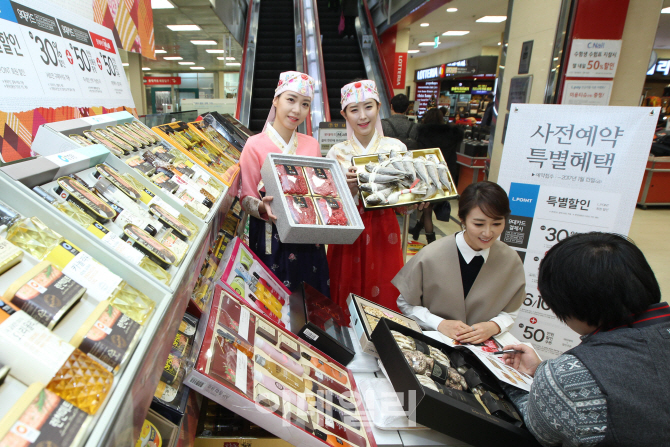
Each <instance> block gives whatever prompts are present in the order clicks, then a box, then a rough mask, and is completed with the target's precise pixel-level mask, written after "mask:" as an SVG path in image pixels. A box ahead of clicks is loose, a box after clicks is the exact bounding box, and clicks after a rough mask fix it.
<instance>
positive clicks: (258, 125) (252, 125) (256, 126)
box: [249, 119, 265, 132]
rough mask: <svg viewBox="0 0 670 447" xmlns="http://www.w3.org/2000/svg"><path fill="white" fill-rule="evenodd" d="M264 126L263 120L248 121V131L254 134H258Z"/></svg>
mask: <svg viewBox="0 0 670 447" xmlns="http://www.w3.org/2000/svg"><path fill="white" fill-rule="evenodd" d="M264 125H265V119H262V120H249V129H251V130H253V131H254V132H260V131H261V130H263V126H264Z"/></svg>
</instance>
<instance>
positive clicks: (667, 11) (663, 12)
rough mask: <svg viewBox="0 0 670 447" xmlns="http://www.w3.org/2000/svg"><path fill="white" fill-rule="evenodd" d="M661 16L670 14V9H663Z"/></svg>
mask: <svg viewBox="0 0 670 447" xmlns="http://www.w3.org/2000/svg"><path fill="white" fill-rule="evenodd" d="M661 14H670V8H663V9H661Z"/></svg>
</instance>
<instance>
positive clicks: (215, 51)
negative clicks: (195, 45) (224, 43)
mask: <svg viewBox="0 0 670 447" xmlns="http://www.w3.org/2000/svg"><path fill="white" fill-rule="evenodd" d="M205 51H207V52H208V53H225V52H226V50H216V49H213V48H208V49H206V50H205Z"/></svg>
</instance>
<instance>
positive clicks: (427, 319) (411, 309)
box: [396, 231, 519, 334]
mask: <svg viewBox="0 0 670 447" xmlns="http://www.w3.org/2000/svg"><path fill="white" fill-rule="evenodd" d="M463 233H464V232H463V231H462V232H460V233H458V234H456V247H458V251H459V252H460V253H461V256H463V259H464V260H465V262H467V263H468V264H470V262H472V260H473V259H474V258H475V256H482V257H483V258H484V262H486V261H487V260H488V258H489V253H490V251H491V249H490V248H486V249H484V250H479V251H476V250H473V249H472V247H470V246H469V245H468V243H467V242H465V238H464V237H463ZM396 304H397V305H398V309H400V312H402V313H403V314H405V315H407V316H408V317H411V318H412V319H414V320H415V321H416V322H417V323H419V326H421V328H422V329H426V330H432V331H436V330H437V327H438V326H439V325H440V323H441V322H442V320H444V318H442V317H439V316H437V315H435V314H434V313H432V312H431V311H430V310H428V308H427V307H423V306H412V305H411V304H409V303H408V302H407V301H406V300H405V297H403V296H402V295H399V296H398V299H397V300H396ZM518 315H519V311H518V310H517V311H516V312H505V311H502V312H500V313H499V314H498V315H496V316H495V317H493V318H491V320H489V321H493V322H494V323H495V324H497V325H498V326H499V327H500V333H501V334H502V333H503V332H505V331H508V330H509V328H511V327H512V325H513V324H514V320H516V317H517V316H518Z"/></svg>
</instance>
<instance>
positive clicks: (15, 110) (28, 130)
mask: <svg viewBox="0 0 670 447" xmlns="http://www.w3.org/2000/svg"><path fill="white" fill-rule="evenodd" d="M134 107H135V106H134V102H133V98H132V95H131V92H130V87H129V85H128V81H127V79H126V75H125V73H124V71H123V65H122V63H121V58H120V56H119V52H118V49H117V48H116V44H115V42H114V36H113V35H112V32H111V31H110V30H109V29H107V28H105V27H104V26H102V25H98V24H96V23H95V22H92V21H89V20H86V19H84V18H82V17H80V16H77V15H76V14H72V13H70V12H67V11H65V10H63V9H61V8H56V7H55V6H54V5H52V4H51V3H49V2H48V1H42V0H41V1H37V0H19V1H16V2H15V1H10V0H0V124H2V126H1V127H5V126H4V125H5V124H7V126H8V127H9V128H11V132H9V131H8V130H7V128H6V127H5V131H4V132H5V133H0V137H2V138H1V139H0V143H1V144H0V147H1V149H2V159H3V160H5V161H11V160H12V159H17V158H23V157H26V156H29V155H30V147H31V144H32V138H33V137H34V135H35V134H36V133H37V127H39V125H40V124H44V123H46V122H53V121H59V120H64V119H71V118H78V117H80V116H88V115H96V114H101V113H106V112H109V111H118V110H124V108H128V109H134ZM7 132H9V135H8V134H7Z"/></svg>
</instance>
